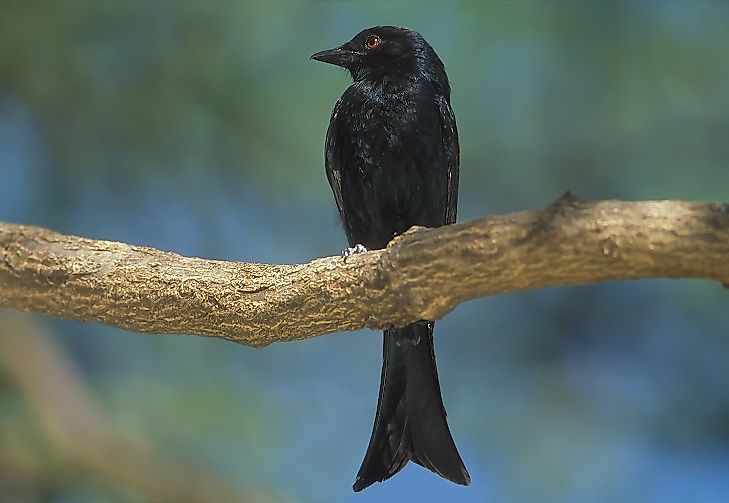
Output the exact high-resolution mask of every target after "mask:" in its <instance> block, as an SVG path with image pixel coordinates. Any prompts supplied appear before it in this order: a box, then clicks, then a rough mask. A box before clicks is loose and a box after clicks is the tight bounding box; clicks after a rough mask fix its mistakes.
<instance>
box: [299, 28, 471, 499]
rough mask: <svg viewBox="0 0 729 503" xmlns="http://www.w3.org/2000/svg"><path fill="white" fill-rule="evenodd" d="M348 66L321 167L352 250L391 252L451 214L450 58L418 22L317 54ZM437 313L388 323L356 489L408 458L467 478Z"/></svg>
mask: <svg viewBox="0 0 729 503" xmlns="http://www.w3.org/2000/svg"><path fill="white" fill-rule="evenodd" d="M312 59H316V60H319V61H324V62H327V63H332V64H335V65H338V66H342V67H344V68H346V69H348V70H349V72H350V73H351V75H352V78H353V81H354V82H353V83H352V85H350V86H349V88H348V89H347V90H346V91H345V92H344V94H343V95H342V97H341V98H340V99H339V101H337V104H336V105H335V106H334V111H333V112H332V116H331V120H330V123H329V130H328V131H327V139H326V174H327V178H328V179H329V184H330V185H331V187H332V191H333V192H334V198H335V200H336V203H337V208H338V209H339V214H340V216H341V219H342V223H343V225H344V231H345V233H346V235H347V240H348V241H349V244H350V246H354V245H356V244H362V245H364V246H365V247H366V248H368V249H377V248H384V247H385V246H386V245H387V243H388V242H389V241H390V240H391V239H392V238H393V237H394V236H396V235H398V234H401V233H403V232H405V231H406V230H407V229H409V228H410V227H412V226H413V225H421V226H426V227H438V226H441V225H444V224H450V223H453V222H455V220H456V205H457V198H458V156H459V151H458V132H457V130H456V121H455V117H454V115H453V111H452V109H451V106H450V86H449V84H448V77H447V76H446V73H445V69H444V67H443V63H442V62H441V60H440V58H438V56H437V55H436V53H435V51H434V50H433V49H432V47H431V46H430V45H429V44H428V43H427V42H426V41H425V40H424V39H423V37H422V36H421V35H420V34H418V33H416V32H414V31H411V30H408V29H405V28H399V27H394V26H377V27H373V28H369V29H367V30H364V31H362V32H360V33H359V34H357V35H356V36H355V37H354V38H353V39H352V40H350V41H349V42H347V43H345V44H343V45H341V46H339V47H337V48H335V49H332V50H328V51H322V52H319V53H316V54H314V55H313V56H312ZM433 325H434V323H433V322H432V321H419V322H416V323H413V324H411V325H408V326H406V327H404V328H398V329H391V330H386V331H385V335H384V348H383V365H382V376H381V382H380V396H379V400H378V404H377V414H376V417H375V424H374V428H373V431H372V437H371V439H370V443H369V446H368V448H367V453H366V454H365V458H364V461H363V462H362V466H361V468H360V470H359V472H358V473H357V480H356V482H355V484H354V490H355V491H360V490H362V489H364V488H365V487H367V486H369V485H370V484H372V483H373V482H377V481H383V480H385V479H388V478H389V477H391V476H392V475H394V474H395V473H397V472H398V471H399V470H400V469H401V468H402V467H403V466H404V465H405V463H407V461H408V460H413V461H415V462H416V463H418V464H420V465H422V466H424V467H426V468H428V469H430V470H432V471H434V472H435V473H437V474H439V475H440V476H442V477H444V478H446V479H448V480H451V481H453V482H456V483H458V484H464V485H467V484H468V483H469V482H470V478H469V475H468V472H467V471H466V468H465V466H464V465H463V462H462V461H461V458H460V456H459V454H458V451H457V450H456V446H455V444H454V442H453V438H452V437H451V434H450V431H449V429H448V424H447V422H446V414H445V409H444V407H443V401H442V398H441V394H440V386H439V384H438V374H437V370H436V366H435V354H434V352H433Z"/></svg>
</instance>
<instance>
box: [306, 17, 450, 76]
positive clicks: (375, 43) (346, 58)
mask: <svg viewBox="0 0 729 503" xmlns="http://www.w3.org/2000/svg"><path fill="white" fill-rule="evenodd" d="M311 59H315V60H317V61H323V62H324V63H331V64H332V65H337V66H341V67H342V68H346V69H347V70H349V72H350V73H351V74H352V78H353V79H354V80H370V81H377V80H380V79H382V78H384V77H389V78H398V77H406V76H408V75H413V74H415V73H416V72H417V71H418V70H419V69H420V68H421V67H422V68H425V67H427V66H429V65H428V62H429V61H432V63H431V65H430V66H433V65H435V66H436V67H438V66H439V67H440V68H442V67H443V64H442V63H441V61H440V59H438V56H436V54H435V52H434V51H433V49H432V48H431V47H430V45H428V43H427V42H426V41H425V40H424V39H423V37H422V36H421V35H420V34H419V33H417V32H415V31H412V30H408V29H407V28H400V27H398V26H375V27H372V28H368V29H366V30H362V31H361V32H359V33H358V34H357V35H355V37H354V38H353V39H352V40H350V41H349V42H346V43H344V44H342V45H340V46H339V47H335V48H334V49H329V50H326V51H321V52H317V53H316V54H313V55H312V56H311Z"/></svg>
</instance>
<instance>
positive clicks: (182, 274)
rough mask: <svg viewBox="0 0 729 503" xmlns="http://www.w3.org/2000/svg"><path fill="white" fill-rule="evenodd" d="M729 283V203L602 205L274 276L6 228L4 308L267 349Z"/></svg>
mask: <svg viewBox="0 0 729 503" xmlns="http://www.w3.org/2000/svg"><path fill="white" fill-rule="evenodd" d="M659 277H664V278H703V279H708V280H715V281H719V282H721V283H723V284H724V285H725V286H727V285H729V205H728V204H711V203H692V202H682V201H640V202H625V201H613V200H611V201H593V202H587V201H583V200H579V199H577V198H575V197H573V196H571V195H570V194H565V196H563V197H562V198H560V199H559V200H557V201H556V202H555V203H553V204H551V205H550V206H548V207H546V208H544V209H542V210H537V211H525V212H520V213H513V214H509V215H504V216H498V217H487V218H483V219H480V220H474V221H471V222H465V223H460V224H454V225H450V226H447V227H441V228H438V229H423V228H414V229H411V230H410V231H408V232H406V233H405V234H404V235H402V236H400V237H398V238H396V239H394V240H393V241H392V242H391V243H390V244H389V245H388V247H387V248H386V249H384V250H377V251H371V252H367V253H362V254H358V255H353V256H350V257H349V258H348V259H347V260H346V262H345V261H344V260H342V259H341V258H339V257H328V258H322V259H317V260H314V261H312V262H309V263H308V264H297V265H266V264H253V263H238V262H223V261H216V260H204V259H200V258H189V257H183V256H180V255H177V254H174V253H169V252H163V251H159V250H155V249H152V248H145V247H140V246H132V245H128V244H123V243H114V242H109V241H97V240H91V239H85V238H78V237H73V236H64V235H61V234H58V233H56V232H53V231H50V230H47V229H42V228H38V227H26V226H20V225H13V224H3V223H0V306H5V307H10V308H14V309H19V310H24V311H37V312H41V313H45V314H48V315H51V316H56V317H61V318H70V319H75V320H84V321H99V322H102V323H106V324H109V325H114V326H117V327H121V328H125V329H128V330H133V331H137V332H157V333H174V334H182V333H185V334H197V335H205V336H211V337H221V338H224V339H228V340H231V341H234V342H238V343H241V344H247V345H251V346H257V347H260V346H265V345H267V344H270V343H272V342H276V341H289V340H296V339H303V338H307V337H313V336H316V335H321V334H326V333H331V332H337V331H342V330H354V329H358V328H362V327H370V328H384V327H388V326H400V325H404V324H407V323H409V322H412V321H414V320H418V319H437V318H441V317H443V316H444V315H446V314H447V313H449V312H450V311H452V310H453V309H454V308H455V307H456V306H457V305H458V304H460V303H461V302H464V301H466V300H469V299H475V298H477V297H483V296H487V295H494V294H499V293H507V292H515V291H523V290H531V289H536V288H543V287H549V286H556V285H579V284H588V283H596V282H600V281H614V280H626V279H640V278H659Z"/></svg>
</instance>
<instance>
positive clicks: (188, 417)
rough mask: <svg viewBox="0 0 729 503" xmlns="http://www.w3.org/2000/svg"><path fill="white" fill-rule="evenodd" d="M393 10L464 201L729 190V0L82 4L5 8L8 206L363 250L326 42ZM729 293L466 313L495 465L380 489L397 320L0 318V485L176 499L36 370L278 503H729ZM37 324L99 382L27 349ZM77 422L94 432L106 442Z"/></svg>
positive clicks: (540, 298) (2, 93) (44, 216)
mask: <svg viewBox="0 0 729 503" xmlns="http://www.w3.org/2000/svg"><path fill="white" fill-rule="evenodd" d="M376 24H398V25H404V26H408V27H411V28H413V29H416V30H418V31H420V32H421V33H422V34H423V35H424V36H425V38H426V39H427V40H428V41H429V42H430V43H431V44H432V45H433V47H434V48H435V49H436V51H437V52H438V53H439V55H440V56H441V58H442V59H443V61H444V62H445V64H446V68H447V71H448V75H449V77H450V80H451V84H452V89H453V96H452V102H453V107H454V109H455V112H456V116H457V119H458V126H459V130H460V136H461V151H462V157H461V191H460V194H461V195H460V198H459V202H460V208H459V217H460V220H468V219H472V218H477V217H481V216H484V215H489V214H502V213H507V212H512V211H518V210H523V209H532V208H539V207H542V206H544V205H546V204H548V203H549V202H551V201H552V200H554V199H556V198H557V197H558V196H559V195H560V194H562V193H563V192H564V191H565V190H567V189H569V190H571V191H572V192H573V193H575V194H576V195H578V196H581V197H584V198H588V199H598V198H621V199H664V198H665V199H687V200H706V201H725V202H726V201H728V200H729V195H728V192H727V187H729V169H727V168H728V166H727V163H728V162H729V29H727V26H729V4H727V3H724V2H698V1H696V2H689V1H686V2H659V1H642V2H615V1H603V2H597V1H596V2H547V1H544V2H536V1H535V2H525V1H524V2H475V1H473V2H465V1H464V2H459V3H446V2H395V1H392V2H387V1H380V2H354V1H316V2H296V3H294V2H290V3H289V2H278V1H263V0H259V1H246V2H214V1H210V2H204V1H195V2H146V3H145V2H131V1H120V2H95V1H92V0H74V1H70V0H69V1H66V2H4V3H3V6H2V13H1V15H0V220H4V221H8V222H14V223H22V224H32V225H40V226H45V227H50V228H52V229H54V230H57V231H60V232H63V233H70V234H75V235H81V236H87V237H93V238H100V239H107V240H117V241H124V242H128V243H134V244H140V245H146V246H153V247H158V248H161V249H164V250H171V251H176V252H178V253H181V254H185V255H194V256H200V257H208V258H218V259H227V260H242V261H262V262H270V263H295V262H306V261H308V260H310V259H313V258H315V257H320V256H326V255H333V254H336V253H338V252H339V251H340V250H341V249H342V248H344V246H345V239H344V236H343V232H342V230H341V227H340V226H339V224H338V221H337V212H336V208H335V206H334V203H333V198H332V196H331V193H330V189H329V187H328V185H327V182H326V177H325V175H324V169H323V142H324V135H325V131H326V127H327V123H328V120H329V114H330V111H331V108H332V106H333V104H334V102H335V101H336V99H337V98H338V97H339V95H340V94H341V92H342V91H343V90H344V89H345V88H346V86H347V85H348V76H347V74H346V73H345V72H343V71H339V70H337V69H335V68H333V67H331V66H326V65H322V64H319V63H315V62H312V61H309V59H308V58H309V55H310V54H312V53H313V52H315V51H318V50H321V49H325V48H329V47H333V46H334V45H337V44H339V43H341V42H343V41H345V40H348V39H349V38H351V37H352V36H353V35H354V34H355V33H357V32H358V31H360V30H361V29H362V28H365V27H368V26H371V25H376ZM728 305H729V294H728V292H727V290H726V289H723V288H721V287H720V286H719V285H717V284H710V283H708V282H702V281H688V280H681V281H669V280H655V281H642V282H630V283H614V284H601V285H594V286H587V287H579V288H575V287H572V288H553V289H548V290H542V291H535V292H528V293H520V294H513V295H503V296H498V297H491V298H486V299H480V300H477V301H472V302H468V303H466V304H463V305H461V306H459V307H458V308H457V309H456V310H455V312H453V313H452V314H450V315H449V316H448V317H447V318H445V319H444V320H442V321H440V322H439V323H438V325H437V341H436V345H437V347H436V349H437V355H438V364H439V370H440V376H441V386H442V388H443V395H444V399H445V404H446V408H447V410H448V412H449V416H448V417H449V422H450V425H451V429H452V431H453V434H454V437H455V439H456V443H457V444H458V446H459V449H460V451H461V454H462V456H463V458H464V460H465V462H466V465H467V466H468V468H469V470H470V473H471V475H472V478H473V484H472V486H471V487H469V488H463V487H458V486H454V485H451V484H449V483H447V482H445V481H443V480H441V479H439V478H438V477H436V476H435V475H433V474H431V473H429V472H427V471H425V470H423V469H421V468H420V467H418V466H415V465H412V464H411V465H408V466H407V467H406V468H405V469H404V470H403V472H402V473H401V474H399V475H398V476H396V477H394V478H393V479H391V480H390V481H388V482H387V483H385V484H377V485H375V486H373V487H371V488H370V489H368V490H366V491H364V492H363V493H361V494H354V493H352V492H351V484H352V482H353V481H354V475H355V473H356V470H357V468H358V467H359V464H360V462H361V459H362V456H363V454H364V451H365V448H366V446H367V441H368V438H369V434H370V431H371V428H372V420H373V416H374V410H375V405H376V401H377V388H378V383H379V377H380V354H381V337H380V336H379V335H378V334H376V333H372V332H368V331H362V332H357V333H344V334H337V335H332V336H325V337H318V338H314V339H311V340H307V341H301V342H292V343H284V344H276V345H273V346H271V347H268V348H265V349H262V350H256V349H252V348H247V347H241V346H236V345H234V344H231V343H227V342H223V341H219V340H211V339H203V338H198V337H176V336H174V337H173V336H163V335H159V336H150V335H139V334H134V333H128V332H124V331H121V330H118V329H113V328H109V327H105V326H101V325H96V324H81V323H76V322H68V321H57V320H50V319H45V318H42V317H37V318H33V319H30V320H25V321H23V320H20V321H19V320H17V319H16V318H15V317H14V316H12V315H10V314H9V313H4V314H3V313H0V316H2V317H0V341H3V342H0V352H4V353H5V356H6V358H5V359H4V360H3V358H1V357H0V500H2V501H11V502H15V501H18V502H25V501H27V502H36V501H43V502H45V501H48V502H79V503H86V502H136V501H152V500H153V499H154V498H155V497H154V495H153V492H149V491H151V490H146V489H144V487H145V486H144V484H142V485H141V486H139V485H137V486H135V487H133V488H131V489H130V488H126V487H125V484H126V482H124V481H123V480H122V481H119V480H115V479H114V477H113V476H109V475H108V474H107V475H104V474H103V473H102V474H101V475H100V470H97V468H98V466H99V464H104V463H106V462H108V463H112V462H115V463H117V462H118V463H125V461H124V458H123V457H120V456H119V455H118V452H117V451H116V450H112V451H111V452H107V453H106V454H105V457H104V458H102V460H101V461H98V462H95V463H86V464H83V463H81V465H83V466H84V467H85V468H83V469H80V468H78V466H77V465H78V464H79V463H78V462H77V461H73V460H72V461H68V460H67V454H68V453H67V452H66V451H67V450H68V448H67V447H68V446H66V447H63V445H65V444H63V442H57V441H55V443H54V441H53V440H52V439H53V438H54V436H53V435H54V434H53V432H54V431H57V430H54V428H57V427H58V425H55V421H56V419H54V417H55V416H54V413H53V412H49V409H47V408H45V407H46V406H45V405H44V404H43V403H40V402H43V400H42V399H38V400H39V401H40V402H39V403H40V405H39V404H38V403H36V402H38V400H36V399H37V397H35V398H34V397H33V393H32V390H33V389H35V388H33V386H32V385H28V386H24V385H22V383H24V382H31V383H32V382H37V381H38V380H40V382H42V383H52V384H54V385H56V388H57V389H54V390H53V391H52V392H50V395H51V396H54V397H56V398H59V399H60V402H61V404H64V403H66V402H65V401H64V400H65V398H64V397H66V396H67V395H68V396H69V397H72V396H75V395H74V394H78V393H81V394H83V395H84V396H86V398H87V399H88V400H91V401H93V407H95V408H96V409H98V410H101V411H103V416H104V418H105V419H104V420H103V421H104V422H105V424H106V426H105V428H106V429H107V430H109V431H111V433H112V434H114V435H121V436H127V437H129V438H134V439H136V441H137V442H138V443H140V444H141V445H143V446H146V447H148V448H150V449H154V451H155V453H156V454H155V455H159V456H163V457H164V458H165V459H166V460H168V461H169V462H170V463H182V464H188V463H191V464H192V465H193V466H194V467H197V468H196V469H199V470H200V472H205V473H209V474H213V475H214V476H215V477H217V479H216V480H218V479H219V480H220V481H223V482H224V483H226V484H230V486H231V487H232V488H233V489H232V490H234V491H240V494H244V495H245V494H247V495H248V496H250V494H251V491H253V490H254V489H255V490H256V491H260V494H262V496H261V495H260V494H259V496H258V498H259V499H260V500H262V501H266V500H268V499H275V500H281V501H316V502H328V501H332V502H338V501H352V502H360V501H361V502H365V501H395V500H398V499H399V500H400V501H411V500H418V501H444V500H447V501H465V502H486V501H493V502H533V501H540V502H581V503H582V502H614V501H622V502H646V501H660V502H682V503H683V502H686V501H692V502H720V501H726V497H727V496H726V495H727V494H729V340H728V339H727V331H728V330H729V309H728V308H727V306H728ZM18 327H24V328H18ZM23 331H27V332H37V334H36V335H39V336H41V339H43V338H45V339H43V340H46V339H50V340H51V341H52V342H49V341H46V342H42V341H41V339H38V340H39V344H48V343H52V344H54V345H55V346H53V347H54V348H55V349H53V351H51V352H52V353H53V354H55V355H56V356H55V358H56V360H57V361H56V364H58V365H60V366H65V368H67V370H68V371H69V372H72V373H73V372H75V373H76V375H77V376H78V379H76V381H73V380H72V381H73V382H75V384H73V386H76V387H77V388H80V389H76V390H75V391H73V390H68V389H66V388H68V387H70V386H71V384H68V385H67V386H66V385H65V384H64V381H63V380H56V375H55V374H53V373H52V372H51V371H50V370H49V369H52V368H54V367H53V366H50V365H46V364H40V365H34V364H33V362H31V361H30V360H32V358H34V355H35V354H37V351H33V350H30V351H28V352H27V353H23V352H21V351H20V350H18V349H17V348H16V347H15V345H17V344H21V342H19V341H21V340H26V337H25V336H23V335H22V333H21V332H23ZM48 334H50V335H48ZM29 337H30V336H29ZM31 339H32V337H31V338H30V339H28V340H31ZM33 340H34V339H33ZM23 354H25V355H26V356H27V358H28V359H29V362H28V364H27V365H26V364H25V362H22V364H17V365H12V364H9V363H8V361H11V360H12V361H15V362H16V363H17V362H18V359H19V358H20V357H21V356H22V355H23ZM8 355H13V356H12V358H8V357H7V356H8ZM2 361H5V367H3V366H2ZM33 369H36V370H37V371H38V372H40V373H41V374H42V373H43V372H46V374H47V375H35V374H32V373H33V372H34V370H33ZM29 374H32V375H29ZM19 383H20V384H19ZM29 390H30V391H29ZM34 400H36V402H34ZM33 403H35V404H36V405H32V404H33ZM29 404H30V405H29ZM61 407H63V405H62V406H61ZM69 407H70V406H69ZM78 410H80V409H77V408H74V409H73V410H72V411H70V412H69V411H66V412H69V413H76V412H78ZM74 424H75V423H74ZM94 424H96V423H94ZM78 430H80V431H77V432H76V434H75V435H72V439H73V440H72V441H71V444H72V445H74V448H78V449H87V448H89V449H93V447H94V446H93V445H92V444H93V440H90V439H89V437H87V436H86V434H85V432H84V430H83V428H78ZM91 438H92V439H93V437H91ZM125 438H126V437H125ZM49 439H50V440H49ZM59 445H60V447H59ZM74 459H75V458H74ZM126 464H127V465H129V464H132V463H131V462H126ZM134 464H136V463H134ZM110 471H112V472H114V473H119V472H118V471H116V470H115V469H110ZM196 473H197V472H196ZM151 475H152V476H154V474H151ZM183 478H184V477H177V480H180V482H183V480H182V479H183ZM188 482H189V481H188ZM221 483H222V482H221ZM173 485H174V484H173ZM145 491H147V492H145ZM236 494H237V493H236ZM150 495H152V496H150ZM248 496H246V497H248ZM159 499H160V500H162V498H161V497H160V498H159ZM200 500H203V501H205V500H207V501H221V499H220V497H213V496H211V497H210V498H209V499H206V497H204V496H203V497H201V498H200ZM172 501H174V498H172Z"/></svg>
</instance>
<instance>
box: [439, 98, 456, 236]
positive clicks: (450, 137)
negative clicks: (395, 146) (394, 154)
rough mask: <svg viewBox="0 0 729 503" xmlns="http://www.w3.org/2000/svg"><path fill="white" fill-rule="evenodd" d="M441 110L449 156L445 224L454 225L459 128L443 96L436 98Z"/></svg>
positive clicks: (442, 130) (442, 125)
mask: <svg viewBox="0 0 729 503" xmlns="http://www.w3.org/2000/svg"><path fill="white" fill-rule="evenodd" d="M436 102H437V103H438V108H439V109H440V120H441V124H440V126H441V137H442V138H443V145H444V146H445V148H446V154H447V156H448V173H447V180H446V190H447V194H446V210H445V223H446V224H452V223H454V222H455V221H456V212H457V208H458V164H459V157H460V150H459V147H458V128H456V117H455V115H453V110H452V109H451V105H450V103H448V100H447V99H446V98H444V97H443V96H438V97H437V98H436Z"/></svg>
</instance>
